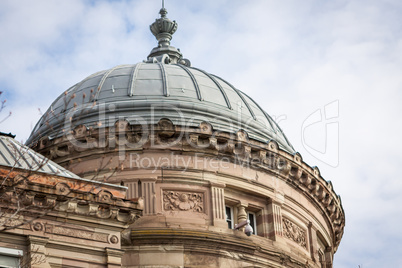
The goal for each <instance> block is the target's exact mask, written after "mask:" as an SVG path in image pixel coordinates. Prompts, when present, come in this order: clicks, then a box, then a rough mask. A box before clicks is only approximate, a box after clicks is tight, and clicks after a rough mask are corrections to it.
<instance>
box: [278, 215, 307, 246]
mask: <svg viewBox="0 0 402 268" xmlns="http://www.w3.org/2000/svg"><path fill="white" fill-rule="evenodd" d="M282 226H283V236H284V237H286V238H288V239H290V240H292V241H294V242H296V243H297V244H299V246H301V247H303V248H305V249H307V233H306V231H305V230H304V229H303V228H301V227H300V226H298V225H297V224H296V223H294V222H292V221H290V220H288V219H286V218H282Z"/></svg>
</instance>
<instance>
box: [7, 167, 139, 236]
mask: <svg viewBox="0 0 402 268" xmlns="http://www.w3.org/2000/svg"><path fill="white" fill-rule="evenodd" d="M0 174H7V175H8V178H7V180H6V183H5V186H4V187H1V188H0V191H1V196H10V198H2V199H1V200H0V206H2V207H7V208H9V209H10V210H13V209H14V208H16V206H17V204H19V206H20V209H21V213H29V214H30V215H33V216H35V215H41V214H43V215H44V214H48V213H54V212H65V213H69V214H76V215H83V216H89V217H95V218H100V219H115V220H117V221H118V222H122V223H124V224H129V223H132V222H133V221H135V220H136V219H137V218H138V217H139V216H140V214H141V211H142V208H143V205H142V199H138V198H137V199H132V200H125V199H123V198H121V196H124V194H123V193H122V192H121V191H123V190H124V192H125V189H121V187H119V186H114V185H111V184H104V183H99V182H96V181H87V180H78V179H73V178H66V177H59V176H53V175H48V174H41V173H38V172H29V173H27V172H23V171H16V170H13V171H11V170H8V169H6V168H2V167H0ZM17 177H18V178H19V180H24V182H23V183H18V184H14V186H13V187H11V186H10V185H8V182H11V181H13V180H14V179H15V178H17ZM14 181H15V180H14ZM15 191H18V192H19V195H18V197H17V196H16V195H15V194H13V193H14V192H15ZM10 224H11V223H10ZM42 228H43V227H42ZM33 229H34V230H39V229H41V226H40V225H34V226H33Z"/></svg>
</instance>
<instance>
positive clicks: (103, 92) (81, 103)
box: [27, 62, 294, 153]
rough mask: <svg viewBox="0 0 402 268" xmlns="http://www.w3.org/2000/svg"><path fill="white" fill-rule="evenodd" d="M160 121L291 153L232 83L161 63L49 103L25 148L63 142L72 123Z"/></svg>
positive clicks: (125, 71)
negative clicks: (243, 137)
mask: <svg viewBox="0 0 402 268" xmlns="http://www.w3.org/2000/svg"><path fill="white" fill-rule="evenodd" d="M161 118H168V119H170V120H172V122H173V123H174V124H175V125H182V126H188V127H198V126H199V124H200V123H201V122H203V121H205V122H209V123H210V124H211V125H212V127H213V129H214V130H218V131H225V132H231V133H235V132H237V131H238V130H240V129H243V130H244V131H246V132H247V133H248V135H249V138H251V139H255V140H259V141H262V142H267V141H269V140H271V139H273V140H275V141H277V142H278V144H279V146H280V147H281V148H282V149H284V150H286V151H288V152H292V153H293V152H294V149H293V147H292V145H291V144H290V143H289V142H288V140H287V139H286V137H285V135H284V133H283V132H282V130H281V129H280V128H279V126H278V125H277V124H276V123H275V122H274V121H273V120H272V118H271V117H270V116H269V115H268V114H267V113H266V112H265V111H264V110H262V109H261V108H260V107H259V106H258V104H257V103H256V102H255V101H254V100H252V99H251V98H250V97H248V96H247V95H246V94H244V93H243V92H241V91H240V90H238V89H236V88H235V87H233V86H232V85H231V84H230V83H228V82H227V81H225V80H223V79H221V78H219V77H217V76H215V75H211V74H209V73H207V72H205V71H203V70H200V69H197V68H193V67H188V66H184V65H182V64H165V63H160V62H155V63H137V64H135V65H119V66H116V67H114V68H112V69H109V70H105V71H101V72H97V73H95V74H93V75H91V76H89V77H87V78H85V79H84V80H82V81H81V82H79V83H78V84H76V85H74V86H73V87H71V88H70V89H68V90H67V91H66V92H65V93H64V94H62V95H60V96H59V97H58V98H57V99H56V100H55V101H54V102H53V104H52V105H51V106H50V108H49V109H48V111H47V112H46V113H45V114H44V115H43V116H42V118H41V119H40V120H39V122H38V123H37V125H36V126H35V128H34V130H33V132H32V134H31V137H30V138H29V140H28V141H27V143H30V142H34V141H37V140H38V139H39V138H40V137H43V136H49V137H50V138H55V137H56V136H61V135H62V134H64V132H63V131H66V130H67V128H68V127H66V124H69V123H70V119H72V126H71V127H72V128H73V127H74V126H78V125H81V124H83V125H85V126H87V127H95V128H96V127H98V126H100V125H102V127H108V126H113V125H114V124H115V122H116V121H117V120H119V119H124V120H127V121H129V122H132V123H143V122H146V123H147V124H155V123H157V122H158V121H159V120H160V119H161ZM49 126H50V127H49Z"/></svg>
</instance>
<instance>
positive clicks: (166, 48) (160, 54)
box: [148, 0, 189, 65]
mask: <svg viewBox="0 0 402 268" xmlns="http://www.w3.org/2000/svg"><path fill="white" fill-rule="evenodd" d="M167 13H168V12H167V10H166V8H165V1H163V0H162V8H161V9H160V11H159V14H160V15H161V17H160V18H159V19H156V20H155V22H154V23H152V24H151V25H150V26H149V28H150V30H151V32H152V34H153V35H154V36H155V37H156V39H157V40H158V46H157V47H154V48H153V49H152V51H151V53H150V54H149V55H148V61H154V58H161V59H162V58H163V59H164V63H181V64H185V65H187V62H188V63H189V61H188V60H187V62H185V61H184V59H183V55H182V54H181V53H180V50H178V49H177V48H175V47H173V46H171V45H170V41H171V40H172V36H173V34H174V33H175V32H176V30H177V26H178V24H177V22H176V21H171V20H170V19H168V18H167V17H166V14H167ZM157 61H159V60H158V59H157Z"/></svg>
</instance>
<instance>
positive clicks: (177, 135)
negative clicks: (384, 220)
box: [33, 119, 345, 250]
mask: <svg viewBox="0 0 402 268" xmlns="http://www.w3.org/2000/svg"><path fill="white" fill-rule="evenodd" d="M122 126H123V127H122ZM144 127H147V128H148V131H147V132H142V131H141V130H142V128H144ZM100 137H103V138H100ZM72 141H73V142H72ZM76 141H78V142H79V144H78V143H77V142H76ZM77 144H78V145H79V146H78V145H77ZM33 149H35V150H36V151H38V152H40V153H42V154H44V155H47V156H49V157H50V158H51V159H52V160H54V161H56V162H57V163H59V164H63V163H65V164H67V163H68V162H69V161H72V160H74V159H76V158H78V155H79V157H85V156H86V155H87V156H89V155H91V154H92V153H93V152H94V151H96V150H99V151H101V152H102V153H115V152H116V149H120V150H124V151H125V152H126V153H128V152H130V151H136V152H138V150H141V151H144V150H148V149H152V150H159V149H160V150H166V149H168V150H174V151H185V152H186V153H191V152H194V153H197V154H199V153H205V154H206V155H213V156H215V157H218V158H219V157H221V156H222V157H225V158H226V159H231V160H232V161H233V162H235V163H238V164H239V163H243V164H246V165H249V166H251V167H253V168H257V169H261V170H264V171H267V172H270V173H274V174H275V175H276V176H277V177H279V178H281V179H282V180H284V181H286V182H287V183H288V184H289V185H291V186H292V187H294V188H295V189H297V190H298V191H299V192H301V193H302V194H303V195H304V196H306V197H307V198H308V199H310V200H311V201H312V202H313V203H315V204H316V205H317V206H318V207H319V208H320V209H321V210H322V212H323V215H325V217H326V218H327V220H328V222H329V224H330V227H331V228H332V232H333V233H332V238H333V241H334V248H335V250H336V248H337V247H338V245H339V243H340V240H341V238H342V235H343V229H344V226H345V214H344V210H343V207H342V202H341V199H340V197H339V195H337V194H336V193H335V191H334V190H333V187H332V183H331V182H330V181H326V180H324V179H323V178H322V177H321V175H320V172H319V169H318V168H317V167H310V166H309V165H307V164H306V163H304V162H303V159H302V157H301V155H300V154H299V153H295V154H290V153H288V152H287V151H284V150H282V149H281V148H280V147H279V145H278V143H277V142H275V141H274V140H271V141H269V142H267V143H262V142H260V141H256V140H253V139H249V138H248V135H247V133H246V132H245V131H243V130H239V131H238V132H237V133H236V134H232V133H224V132H215V131H213V126H211V125H210V124H209V123H205V122H203V123H201V124H200V127H199V128H190V127H186V128H184V127H181V126H175V125H174V124H173V123H172V122H171V121H170V120H169V119H161V120H160V123H158V124H155V125H146V126H139V125H130V123H128V122H127V121H124V120H120V121H118V122H116V124H115V127H114V128H99V129H90V128H87V127H85V126H82V125H81V126H77V127H76V128H75V129H74V130H73V131H72V132H71V133H68V134H67V135H64V136H62V137H59V138H56V139H53V140H49V139H48V138H43V139H41V140H40V142H38V143H37V144H36V145H35V147H34V148H33Z"/></svg>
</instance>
